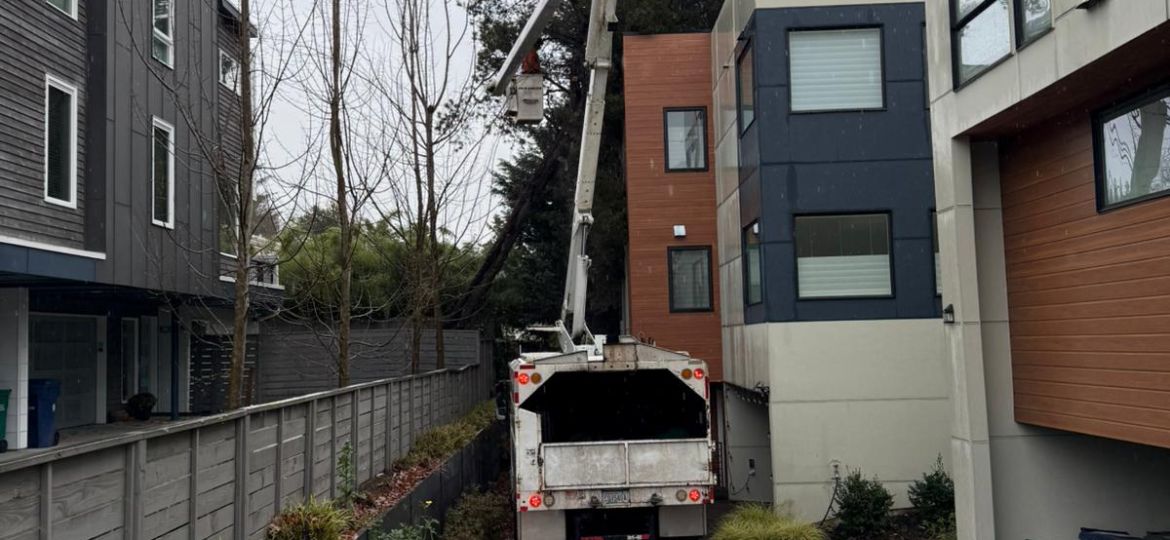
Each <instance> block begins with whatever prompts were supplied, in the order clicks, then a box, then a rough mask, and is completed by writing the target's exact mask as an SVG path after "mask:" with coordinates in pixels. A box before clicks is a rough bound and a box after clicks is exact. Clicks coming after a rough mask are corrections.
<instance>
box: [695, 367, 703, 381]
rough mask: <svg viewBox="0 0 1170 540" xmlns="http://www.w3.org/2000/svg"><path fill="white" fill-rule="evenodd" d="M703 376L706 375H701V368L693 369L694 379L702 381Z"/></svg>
mask: <svg viewBox="0 0 1170 540" xmlns="http://www.w3.org/2000/svg"><path fill="white" fill-rule="evenodd" d="M704 375H706V374H705V373H703V368H695V378H696V379H702V378H703V376H704Z"/></svg>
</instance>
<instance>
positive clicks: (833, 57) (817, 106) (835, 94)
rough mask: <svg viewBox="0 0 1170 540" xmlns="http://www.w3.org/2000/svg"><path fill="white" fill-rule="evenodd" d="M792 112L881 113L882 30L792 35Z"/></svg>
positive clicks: (789, 48) (856, 29)
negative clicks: (850, 111)
mask: <svg viewBox="0 0 1170 540" xmlns="http://www.w3.org/2000/svg"><path fill="white" fill-rule="evenodd" d="M788 57H789V63H790V68H789V69H790V73H789V76H790V77H791V84H792V110H793V111H836V110H860V109H880V108H881V107H882V106H883V104H884V100H883V96H882V32H881V29H880V28H855V29H848V30H801V31H793V32H789V34H788Z"/></svg>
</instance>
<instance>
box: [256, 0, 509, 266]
mask: <svg viewBox="0 0 1170 540" xmlns="http://www.w3.org/2000/svg"><path fill="white" fill-rule="evenodd" d="M252 1H253V5H254V7H253V8H252V9H253V11H254V14H253V17H252V19H253V21H254V24H256V26H258V29H259V31H260V34H261V36H260V39H261V42H262V43H261V45H260V47H259V49H258V50H259V52H258V54H260V55H261V56H262V57H263V58H264V60H265V63H266V64H265V67H264V72H265V73H270V72H273V71H275V70H276V69H277V68H276V66H285V65H287V66H290V67H293V68H295V69H290V70H289V71H288V72H290V73H292V76H291V77H289V78H288V80H285V81H283V82H281V84H280V86H279V87H278V90H277V92H276V94H275V99H274V100H273V102H272V105H271V108H270V111H269V117H268V121H267V122H266V123H265V124H264V135H263V137H262V141H261V144H262V148H263V152H264V159H265V161H266V162H267V163H269V164H271V166H272V167H273V169H272V170H271V171H270V173H269V175H270V176H274V177H276V178H277V180H275V181H269V182H267V183H266V184H267V185H266V189H268V190H271V191H273V192H274V198H275V199H276V200H278V201H279V202H278V206H279V208H280V210H281V213H282V214H283V215H284V217H285V219H287V218H288V217H289V216H290V215H293V214H298V213H303V212H304V211H306V210H307V209H308V208H311V207H312V205H313V204H315V203H316V204H332V203H331V202H330V199H329V197H331V196H333V194H334V193H335V191H334V190H335V189H336V188H335V187H334V185H333V184H332V180H331V179H329V178H327V176H328V174H327V173H328V172H329V169H328V167H327V166H328V165H329V163H328V162H327V161H323V160H327V159H328V155H327V153H326V154H324V155H320V156H318V155H316V153H315V152H307V150H308V149H311V148H327V146H325V145H324V142H325V140H326V139H324V138H323V136H324V130H323V127H324V123H323V118H324V116H323V114H322V110H323V105H324V103H322V102H321V100H320V99H319V97H316V96H315V95H313V90H312V89H313V88H317V89H319V88H320V87H321V85H322V78H321V69H320V65H321V64H320V63H319V60H318V58H320V55H319V54H308V56H307V57H306V56H305V55H306V54H307V53H311V52H312V51H318V50H322V49H323V48H324V45H325V36H326V34H325V33H324V27H323V26H322V23H323V22H325V20H326V19H325V17H326V16H327V15H328V12H327V11H326V7H327V5H328V2H324V1H321V0H252ZM393 2H394V0H377V1H373V2H369V1H362V0H343V13H345V17H344V19H345V20H344V21H343V26H344V27H345V28H346V30H345V31H343V35H345V36H347V37H348V38H350V39H353V38H354V37H355V36H359V35H360V36H361V40H362V42H361V46H360V50H361V56H362V58H361V59H360V60H359V61H358V64H359V65H362V68H361V69H360V70H359V71H361V72H362V73H361V74H358V75H355V76H354V78H353V80H354V82H352V83H351V88H354V89H355V90H354V91H353V92H351V95H352V97H353V100H354V102H355V103H354V104H352V105H351V108H352V109H354V110H355V111H358V112H355V113H354V115H353V116H354V117H361V119H360V120H357V119H355V120H354V121H353V122H354V123H355V124H361V125H359V126H356V128H355V129H357V130H362V131H364V130H378V129H383V127H384V126H379V123H383V124H385V123H387V122H384V121H383V119H385V118H388V117H389V116H390V115H389V114H388V113H387V114H380V113H379V112H377V111H379V110H381V108H383V107H386V104H385V103H375V102H374V101H375V100H379V99H380V98H375V97H372V95H373V94H375V93H376V92H374V91H373V90H372V88H373V86H374V85H388V84H392V83H394V82H396V81H395V80H394V79H396V78H397V77H396V75H395V73H396V71H397V70H396V67H395V65H394V64H396V62H395V59H396V58H397V54H398V51H399V49H398V43H397V40H396V39H395V37H394V36H393V33H392V32H393V28H392V27H393V25H392V24H391V20H392V16H391V14H390V13H389V12H388V10H393V9H395V8H396V4H394V3H393ZM442 4H443V0H431V5H432V6H433V7H434V8H435V9H438V7H439V6H441V5H442ZM449 6H450V8H451V10H452V11H451V22H450V27H451V28H452V29H453V30H452V31H451V32H447V31H446V30H445V29H444V28H443V26H444V25H441V24H438V23H435V24H433V26H434V27H435V29H434V32H435V33H434V35H433V36H432V38H431V40H430V41H431V42H433V43H446V39H445V38H446V37H447V35H448V34H450V35H452V36H456V35H458V34H459V33H460V32H461V31H463V29H464V25H467V26H466V35H465V37H464V38H463V40H462V41H461V42H460V44H459V45H458V46H457V47H453V49H454V54H453V56H452V58H451V61H450V66H451V80H452V81H455V83H456V84H455V85H458V84H461V83H462V82H463V81H466V80H467V79H468V78H469V77H470V76H471V75H472V70H473V69H474V61H475V55H476V45H475V43H474V42H473V39H472V30H473V28H472V27H471V22H470V21H468V17H467V14H466V12H464V11H463V10H462V8H460V7H459V6H457V5H456V4H455V3H454V2H451V3H450V4H449ZM314 10H316V12H315V15H314ZM435 16H436V18H437V17H438V14H436V15H435ZM301 26H303V27H305V28H306V31H305V33H304V34H303V35H302V36H301V37H300V41H299V43H296V47H295V49H296V50H298V51H300V53H299V54H297V53H293V54H290V52H289V51H290V50H293V49H294V47H292V46H291V45H292V44H293V43H294V40H295V39H297V34H298V32H297V30H296V29H297V28H299V27H301ZM289 58H292V61H291V62H290V61H289V60H288V59H289ZM372 77H378V78H381V79H383V80H382V81H380V82H376V83H375V82H369V81H368V79H370V78H372ZM254 80H255V79H254ZM271 80H272V78H271V77H268V78H267V82H265V81H259V82H257V83H256V84H257V85H258V86H259V87H261V88H265V87H269V86H270V84H271ZM476 91H479V92H482V90H480V89H476ZM261 95H263V94H261ZM486 127H487V125H486V124H485V122H484V121H481V120H476V121H475V122H474V124H472V125H471V126H469V129H468V132H469V135H470V136H471V137H473V138H480V137H482V133H484V132H485V130H486ZM362 139H363V137H361V136H359V137H356V140H358V141H360V140H362ZM357 144H360V142H359V143H357ZM477 147H478V150H476V151H474V152H473V151H470V150H464V151H463V152H453V153H452V154H451V155H449V156H448V157H447V159H448V160H454V159H467V161H468V162H467V163H460V164H458V165H457V164H455V163H452V164H450V165H449V168H455V167H457V166H458V167H460V170H461V171H462V172H461V175H462V176H465V177H468V179H467V180H465V181H464V182H463V184H461V185H460V186H458V187H454V188H452V189H451V190H450V191H451V193H452V194H453V195H452V199H453V202H452V204H451V206H450V207H449V209H448V211H447V212H446V213H445V215H444V216H443V217H444V218H445V220H446V221H448V224H447V226H448V228H450V229H452V231H453V237H454V239H455V240H458V241H460V242H476V243H483V242H485V241H487V240H488V239H489V235H488V234H487V232H488V231H487V230H486V226H487V225H488V224H489V223H490V219H491V218H492V216H494V215H496V214H498V213H499V212H500V211H501V209H500V206H501V205H500V204H499V201H498V200H496V197H495V196H494V195H492V194H491V190H490V187H491V186H490V178H491V177H490V174H489V173H490V172H491V171H492V170H493V169H494V168H495V166H496V164H497V163H498V162H499V160H501V159H506V158H508V157H511V156H512V155H513V153H514V151H515V144H514V141H512V140H509V139H503V138H501V137H499V136H497V135H488V136H486V137H483V140H482V142H480V143H479V144H478V145H477ZM468 156H472V157H470V158H468ZM314 173H315V174H314ZM307 177H315V178H316V179H317V180H316V181H309V182H306V181H305V180H304V179H305V178H307ZM325 180H328V181H325ZM407 196H409V194H408V193H404V192H403V191H402V190H401V189H397V190H391V189H384V190H381V191H380V192H379V193H377V194H376V195H375V196H374V198H375V199H377V202H376V203H375V204H372V205H370V206H369V207H368V208H369V209H370V211H369V212H367V213H366V214H367V217H371V218H373V217H377V216H378V215H380V214H378V213H377V212H375V211H374V209H375V208H381V209H383V210H386V209H388V208H392V207H393V206H394V205H395V204H396V203H398V202H401V200H402V199H404V198H406V197H407Z"/></svg>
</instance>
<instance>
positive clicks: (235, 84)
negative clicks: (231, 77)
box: [219, 49, 240, 96]
mask: <svg viewBox="0 0 1170 540" xmlns="http://www.w3.org/2000/svg"><path fill="white" fill-rule="evenodd" d="M224 60H229V61H231V63H232V64H234V65H235V71H236V80H235V81H232V84H228V81H225V80H224V76H223V62H224ZM219 84H220V85H222V86H223V87H224V88H227V89H230V90H231V91H232V92H235V93H236V95H237V96H238V95H240V60H239V59H238V58H236V57H235V56H232V55H231V54H228V52H227V51H225V50H223V49H220V50H219Z"/></svg>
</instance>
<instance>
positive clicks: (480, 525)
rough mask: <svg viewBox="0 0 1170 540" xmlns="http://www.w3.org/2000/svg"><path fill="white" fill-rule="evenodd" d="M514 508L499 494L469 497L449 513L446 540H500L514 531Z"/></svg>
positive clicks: (444, 536) (470, 495)
mask: <svg viewBox="0 0 1170 540" xmlns="http://www.w3.org/2000/svg"><path fill="white" fill-rule="evenodd" d="M511 519H512V505H511V504H509V501H508V498H507V497H505V496H503V495H501V494H499V493H468V494H465V495H463V497H462V498H460V499H459V502H458V503H457V504H456V505H455V508H452V509H451V511H450V512H448V513H447V521H446V523H444V524H443V540H500V539H501V538H503V537H504V535H505V534H506V531H508V530H509V529H510V527H508V524H509V522H510V521H511Z"/></svg>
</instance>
